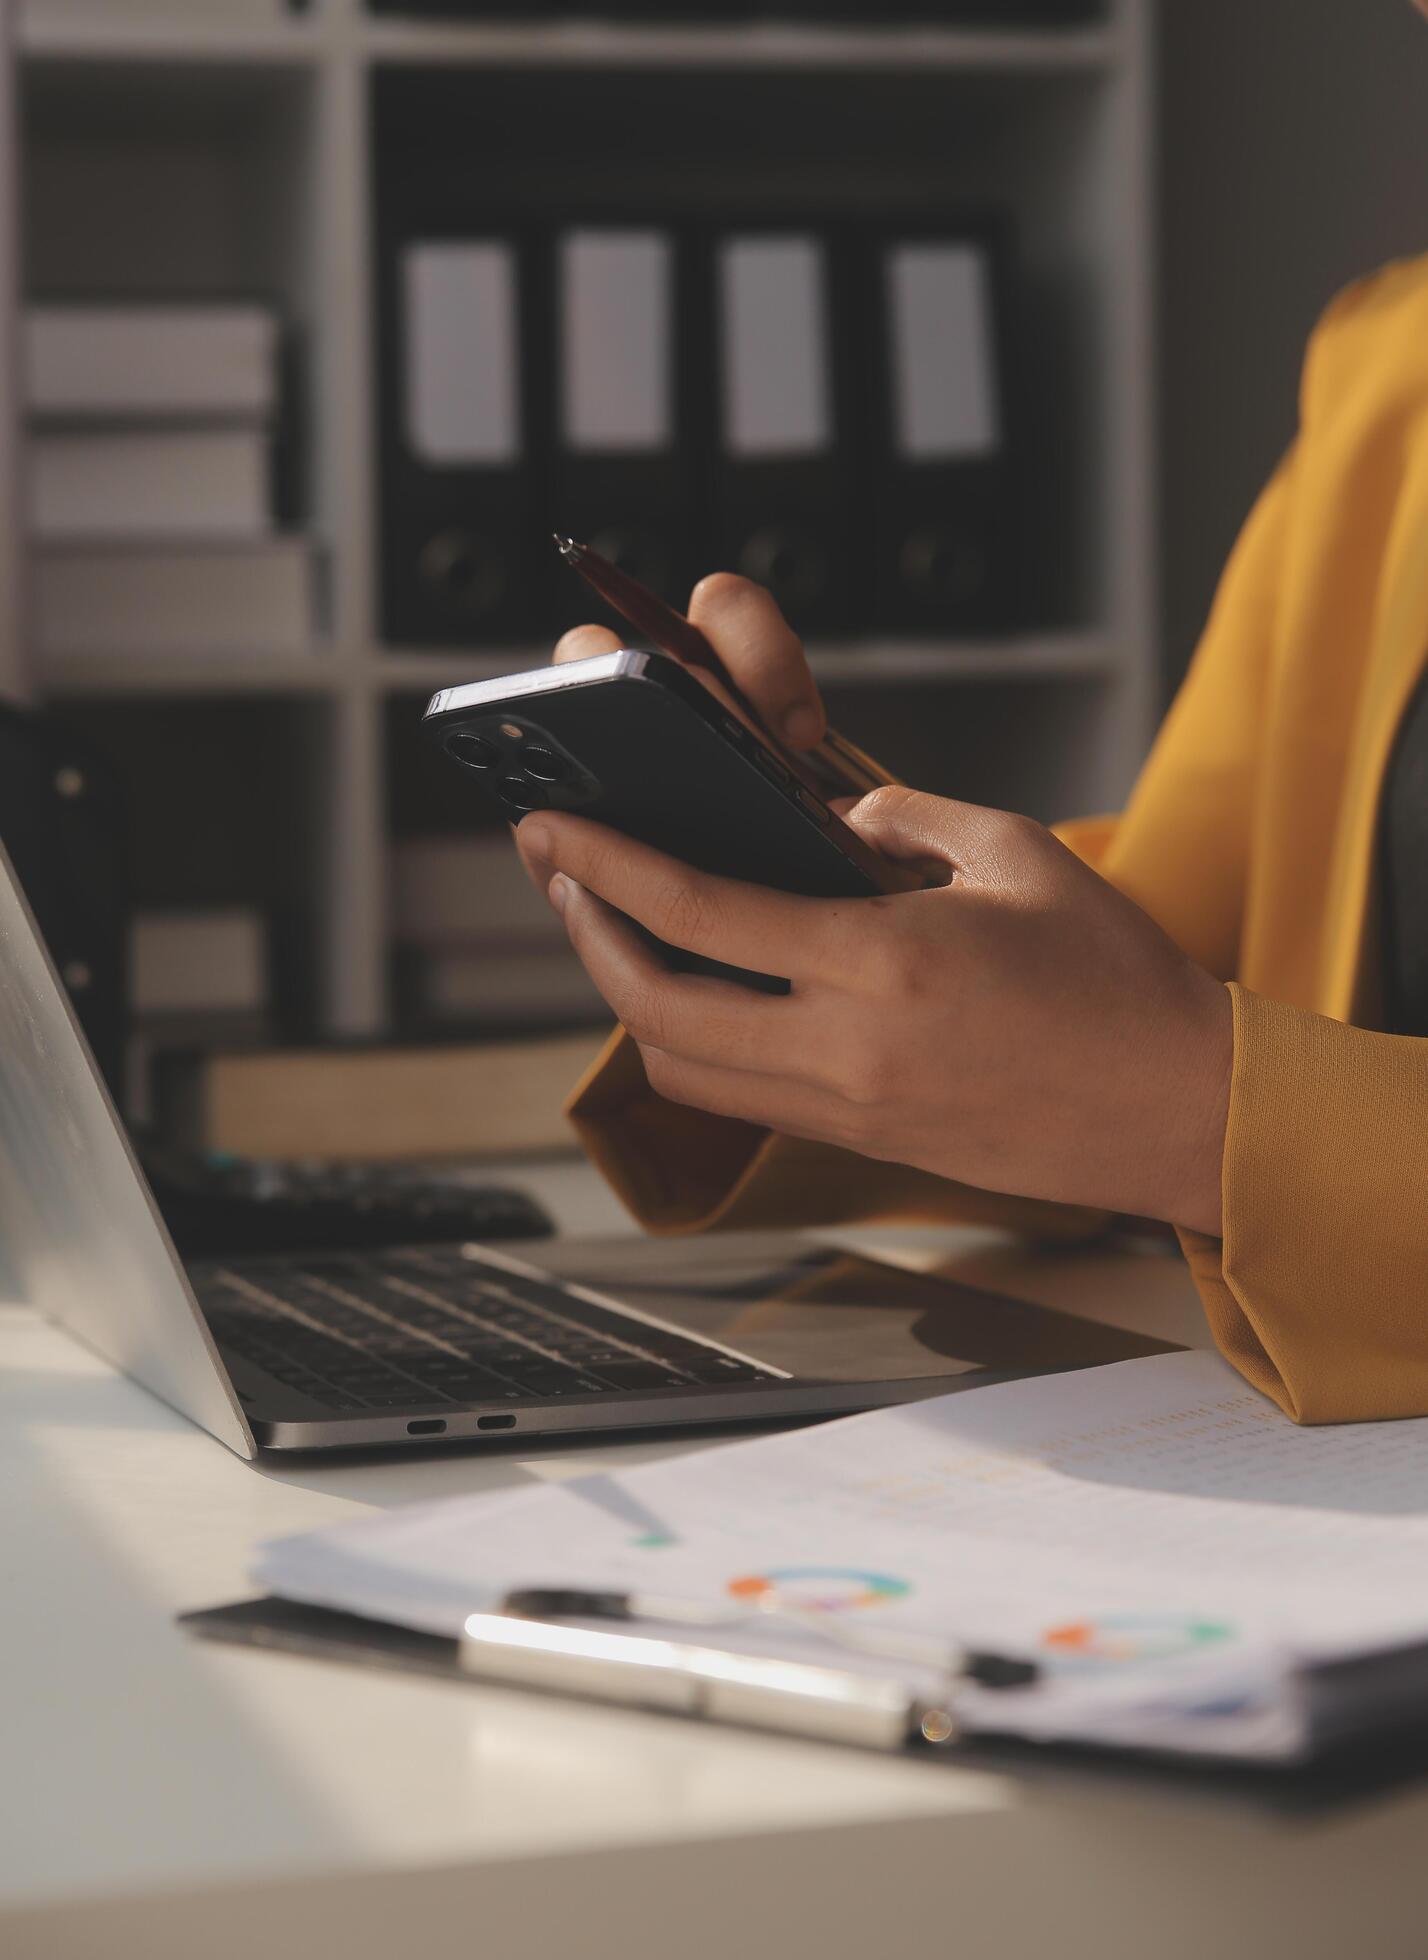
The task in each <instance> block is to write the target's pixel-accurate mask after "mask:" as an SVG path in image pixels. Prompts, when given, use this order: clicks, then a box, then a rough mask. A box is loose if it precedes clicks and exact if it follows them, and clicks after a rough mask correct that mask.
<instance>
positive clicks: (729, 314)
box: [709, 222, 860, 636]
mask: <svg viewBox="0 0 1428 1960" xmlns="http://www.w3.org/2000/svg"><path fill="white" fill-rule="evenodd" d="M709 253H710V262H709V278H710V281H711V284H712V289H713V290H712V292H711V294H710V296H709V297H710V307H711V315H712V322H713V336H714V373H715V387H714V398H715V402H716V404H717V407H716V427H715V429H714V431H713V433H712V441H713V445H714V452H715V454H714V463H713V468H712V470H711V480H712V483H713V486H714V504H715V514H714V538H715V541H716V552H717V555H718V559H719V562H720V563H722V564H724V565H727V566H728V567H729V568H730V569H732V570H735V571H738V572H742V573H743V574H744V576H745V577H746V578H751V579H753V580H755V581H756V582H757V583H758V584H759V585H764V586H767V587H768V589H769V590H770V591H771V592H772V593H773V595H774V597H775V599H777V601H778V603H779V605H780V607H781V608H782V609H783V611H784V613H785V614H786V615H787V616H788V618H789V620H790V622H791V623H792V624H793V625H794V626H795V627H796V628H797V630H798V631H800V632H802V633H817V634H821V635H823V636H833V635H837V634H845V633H848V632H849V631H851V630H853V627H854V625H855V624H856V616H857V613H858V611H859V609H860V594H859V591H858V581H857V575H856V567H857V565H858V564H859V562H860V561H859V554H858V552H857V550H856V549H855V544H856V539H855V531H854V502H853V484H854V475H855V468H854V458H853V447H852V444H853V428H854V416H853V413H852V400H853V396H854V377H853V375H852V373H851V371H850V368H851V358H850V352H851V343H850V327H851V320H850V308H849V305H848V303H847V296H846V294H845V293H844V292H843V291H842V290H841V284H842V282H841V280H840V277H839V274H840V270H841V262H840V255H839V252H838V241H837V238H836V235H835V234H834V233H833V232H831V231H830V230H829V229H828V228H826V227H823V226H820V225H815V224H811V223H807V222H804V223H800V224H787V225H772V224H760V225H757V226H756V225H738V224H733V225H729V226H725V227H721V228H720V229H718V230H716V231H715V232H713V233H712V234H711V237H710V242H709Z"/></svg>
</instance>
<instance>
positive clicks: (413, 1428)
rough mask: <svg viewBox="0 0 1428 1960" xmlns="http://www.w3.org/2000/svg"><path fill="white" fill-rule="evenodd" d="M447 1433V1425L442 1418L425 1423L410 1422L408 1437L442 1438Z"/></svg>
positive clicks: (438, 1417)
mask: <svg viewBox="0 0 1428 1960" xmlns="http://www.w3.org/2000/svg"><path fill="white" fill-rule="evenodd" d="M445 1432H446V1424H445V1423H444V1422H443V1421H442V1419H441V1417H440V1416H437V1417H435V1418H433V1419H428V1420H427V1421H425V1422H409V1423H408V1424H407V1434H408V1436H441V1435H444V1434H445Z"/></svg>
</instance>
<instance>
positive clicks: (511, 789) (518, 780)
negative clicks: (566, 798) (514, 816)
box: [496, 776, 545, 810]
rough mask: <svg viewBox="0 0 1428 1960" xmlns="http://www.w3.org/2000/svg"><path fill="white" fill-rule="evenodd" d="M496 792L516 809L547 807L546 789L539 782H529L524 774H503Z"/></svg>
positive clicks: (503, 800)
mask: <svg viewBox="0 0 1428 1960" xmlns="http://www.w3.org/2000/svg"><path fill="white" fill-rule="evenodd" d="M496 794H497V795H498V796H499V797H500V798H501V800H502V802H504V803H509V804H510V805H511V807H512V809H514V810H540V809H543V808H544V807H545V791H544V790H543V789H542V788H541V787H540V785H539V784H538V783H528V782H527V781H526V779H525V777H524V776H502V777H501V778H500V780H499V781H498V782H497V784H496Z"/></svg>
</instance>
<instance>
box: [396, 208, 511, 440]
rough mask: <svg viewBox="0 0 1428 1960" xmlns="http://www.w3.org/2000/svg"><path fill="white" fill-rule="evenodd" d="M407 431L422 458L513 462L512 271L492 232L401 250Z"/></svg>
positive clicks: (506, 250) (505, 249) (508, 252)
mask: <svg viewBox="0 0 1428 1960" xmlns="http://www.w3.org/2000/svg"><path fill="white" fill-rule="evenodd" d="M402 286H403V300H404V312H405V321H406V331H405V336H404V339H405V345H406V431H407V441H408V443H409V444H410V445H411V448H412V450H413V452H414V453H415V454H416V455H417V456H418V457H419V458H420V459H421V460H422V462H424V463H433V464H445V465H448V466H453V465H455V466H459V465H463V464H485V465H496V464H503V463H514V462H516V461H517V460H518V459H519V455H520V431H519V428H518V421H519V416H518V411H517V405H516V402H517V366H516V362H517V353H516V276H515V266H514V264H513V261H512V254H511V250H510V247H509V246H507V245H503V244H501V243H500V242H499V241H498V240H494V239H479V240H472V241H469V242H455V243H452V242H448V241H440V242H431V241H427V242H422V243H418V244H413V245H409V246H408V247H407V249H406V251H405V252H404V253H403V255H402Z"/></svg>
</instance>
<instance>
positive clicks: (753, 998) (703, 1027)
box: [552, 877, 797, 1073]
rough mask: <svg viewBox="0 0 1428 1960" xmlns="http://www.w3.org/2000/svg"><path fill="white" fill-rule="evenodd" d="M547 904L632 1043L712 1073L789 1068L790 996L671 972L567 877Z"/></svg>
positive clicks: (625, 926) (624, 924) (613, 913)
mask: <svg viewBox="0 0 1428 1960" xmlns="http://www.w3.org/2000/svg"><path fill="white" fill-rule="evenodd" d="M552 899H553V900H555V899H558V900H559V902H560V911H561V916H562V917H563V919H564V921H565V929H566V931H567V932H568V933H569V935H570V943H571V945H572V946H573V947H574V948H575V951H576V953H577V954H578V955H579V957H580V961H581V964H582V965H583V966H584V968H585V971H586V972H587V973H588V974H589V975H590V978H591V979H592V980H593V981H594V982H595V985H596V986H597V987H598V988H599V990H600V992H601V994H602V995H603V996H604V998H605V1000H606V1001H607V1002H608V1004H609V1006H610V1007H611V1009H612V1010H613V1012H614V1014H615V1016H616V1018H617V1019H618V1020H619V1022H620V1024H621V1026H622V1027H623V1028H624V1029H625V1031H626V1032H627V1033H628V1034H631V1035H633V1036H634V1038H635V1040H636V1041H637V1042H640V1043H641V1044H642V1045H643V1044H648V1045H650V1046H653V1047H657V1048H660V1049H663V1050H667V1051H669V1052H670V1053H671V1054H675V1055H679V1056H681V1057H683V1058H685V1059H686V1060H694V1061H702V1062H707V1063H710V1064H711V1065H713V1066H715V1067H721V1068H739V1069H745V1070H749V1071H752V1072H754V1073H764V1072H767V1071H770V1070H773V1071H781V1070H784V1069H786V1068H787V1066H788V1058H789V1054H790V1048H791V1043H792V1041H793V1039H794V1037H793V1035H792V1033H791V1030H790V1024H789V1016H790V1015H791V1014H793V1015H796V1014H797V1004H796V1003H795V1002H794V1001H793V1000H792V999H791V998H790V997H789V996H788V995H787V994H774V995H771V994H760V993H755V992H754V991H753V990H752V989H751V988H748V987H741V986H739V985H738V984H737V982H734V981H728V980H715V979H710V978H708V977H706V976H705V975H702V974H694V973H676V972H672V971H671V970H670V968H669V967H667V966H666V965H665V963H664V961H663V960H662V959H660V957H659V955H658V953H656V952H655V950H654V949H653V948H652V947H651V946H650V945H649V944H648V943H647V942H646V941H645V940H644V939H642V938H641V936H640V935H639V934H638V933H637V932H635V931H634V929H633V928H632V927H631V925H630V923H629V921H628V920H627V919H623V918H621V916H620V914H619V913H618V912H616V911H614V910H612V908H611V907H610V906H608V905H606V904H604V903H603V901H602V900H600V899H598V898H595V897H594V896H593V895H592V894H591V893H590V892H587V891H582V890H581V888H580V887H579V886H578V885H575V884H573V883H572V882H571V881H570V880H569V879H568V878H564V877H561V878H560V879H559V884H558V886H557V887H556V889H555V890H554V891H553V892H552Z"/></svg>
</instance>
